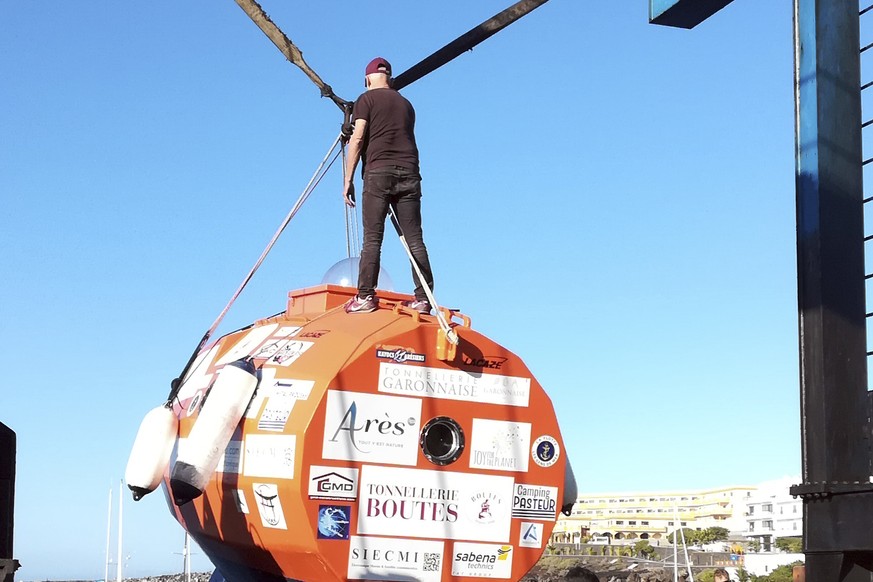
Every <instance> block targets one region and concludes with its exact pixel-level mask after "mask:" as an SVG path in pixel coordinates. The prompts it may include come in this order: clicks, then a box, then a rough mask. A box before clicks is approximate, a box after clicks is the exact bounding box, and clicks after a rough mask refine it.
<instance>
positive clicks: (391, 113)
mask: <svg viewBox="0 0 873 582" xmlns="http://www.w3.org/2000/svg"><path fill="white" fill-rule="evenodd" d="M391 82H392V79H391V64H390V63H389V62H388V61H386V60H385V59H383V58H381V57H377V58H375V59H373V60H372V61H370V64H368V65H367V69H366V72H365V83H364V84H365V86H366V87H367V90H366V91H365V92H364V93H363V94H361V96H360V97H358V100H357V101H355V106H354V130H353V132H352V136H351V138H349V151H348V157H347V159H346V167H345V184H344V186H343V197H344V198H345V201H346V204H348V205H349V206H354V205H355V185H354V173H355V168H356V167H357V165H358V160H360V159H362V158H363V174H364V193H363V209H362V212H361V214H362V217H363V223H364V247H363V249H362V250H361V264H360V270H359V272H358V293H357V295H356V296H355V297H354V298H353V299H351V300H350V301H349V302H348V303H347V304H346V307H345V310H346V312H347V313H368V312H371V311H375V310H376V309H377V308H378V307H379V299H378V298H377V297H376V284H377V283H378V278H379V262H380V258H381V253H382V238H383V236H384V234H385V218H386V217H387V216H388V208H389V205H391V206H393V208H394V214H395V216H396V217H397V220H398V222H399V223H400V229H401V231H402V234H403V236H404V237H405V239H406V242H407V244H408V245H409V250H410V252H411V253H412V256H413V258H414V259H415V262H416V263H418V267H419V269H421V274H422V276H423V277H424V279H425V280H424V281H421V280H419V278H418V275H417V274H416V272H415V269H414V268H413V270H412V280H413V281H414V282H415V300H414V301H404V302H403V303H404V305H407V306H409V307H412V308H413V309H415V310H417V311H419V312H421V313H430V310H431V304H430V302H429V301H428V299H427V294H426V292H425V290H424V285H427V287H428V288H429V289H431V290H432V289H433V273H432V272H431V268H430V260H429V259H428V256H427V248H426V247H425V246H424V240H423V238H422V234H421V175H420V174H419V165H418V147H417V146H416V144H415V110H414V109H413V108H412V104H411V103H410V102H409V101H407V100H406V99H405V98H404V97H403V96H402V95H401V94H400V93H398V92H397V91H395V90H394V89H393V88H392V87H391V84H392V83H391Z"/></svg>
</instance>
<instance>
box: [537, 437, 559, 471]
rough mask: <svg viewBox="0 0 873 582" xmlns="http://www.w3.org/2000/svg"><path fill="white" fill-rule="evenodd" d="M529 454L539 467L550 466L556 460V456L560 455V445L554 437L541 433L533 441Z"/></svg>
mask: <svg viewBox="0 0 873 582" xmlns="http://www.w3.org/2000/svg"><path fill="white" fill-rule="evenodd" d="M530 454H531V456H532V457H533V460H534V463H536V464H537V465H539V466H540V467H551V466H552V465H554V464H555V463H557V462H558V457H560V456H561V447H560V446H559V445H558V441H556V440H555V439H554V437H551V436H549V435H543V436H541V437H539V438H538V439H537V440H535V441H534V444H533V446H532V447H531V449H530Z"/></svg>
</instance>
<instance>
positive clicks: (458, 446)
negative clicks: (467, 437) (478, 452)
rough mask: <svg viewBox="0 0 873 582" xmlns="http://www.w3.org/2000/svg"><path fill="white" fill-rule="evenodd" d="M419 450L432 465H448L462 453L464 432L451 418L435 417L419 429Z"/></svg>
mask: <svg viewBox="0 0 873 582" xmlns="http://www.w3.org/2000/svg"><path fill="white" fill-rule="evenodd" d="M421 450H422V452H423V453H424V456H425V457H426V458H427V460H428V461H430V462H431V463H433V464H434V465H449V464H451V463H454V462H455V461H457V460H458V457H460V456H461V453H463V452H464V431H463V430H461V425H459V424H458V423H457V422H456V421H455V420H454V419H453V418H449V417H448V416H437V417H436V418H432V419H430V420H429V421H428V423H427V424H425V425H424V428H423V429H421Z"/></svg>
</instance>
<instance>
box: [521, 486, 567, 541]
mask: <svg viewBox="0 0 873 582" xmlns="http://www.w3.org/2000/svg"><path fill="white" fill-rule="evenodd" d="M557 510H558V488H557V487H546V486H544V485H525V484H524V483H516V484H515V487H514V488H513V492H512V517H519V518H524V519H541V520H544V521H546V520H548V521H554V520H555V516H556V514H557ZM537 547H539V546H537Z"/></svg>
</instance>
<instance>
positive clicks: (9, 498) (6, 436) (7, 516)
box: [0, 422, 18, 582]
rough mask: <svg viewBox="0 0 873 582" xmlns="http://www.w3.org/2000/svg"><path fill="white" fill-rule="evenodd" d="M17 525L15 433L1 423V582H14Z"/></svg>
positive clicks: (16, 565)
mask: <svg viewBox="0 0 873 582" xmlns="http://www.w3.org/2000/svg"><path fill="white" fill-rule="evenodd" d="M14 523H15V432H14V431H13V430H12V429H11V428H9V427H8V426H6V425H5V424H3V423H2V422H0V580H2V581H3V582H12V579H13V574H14V572H15V570H16V569H17V567H18V562H16V561H15V560H13V559H12V551H13V547H12V541H13V538H12V530H13V526H14Z"/></svg>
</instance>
